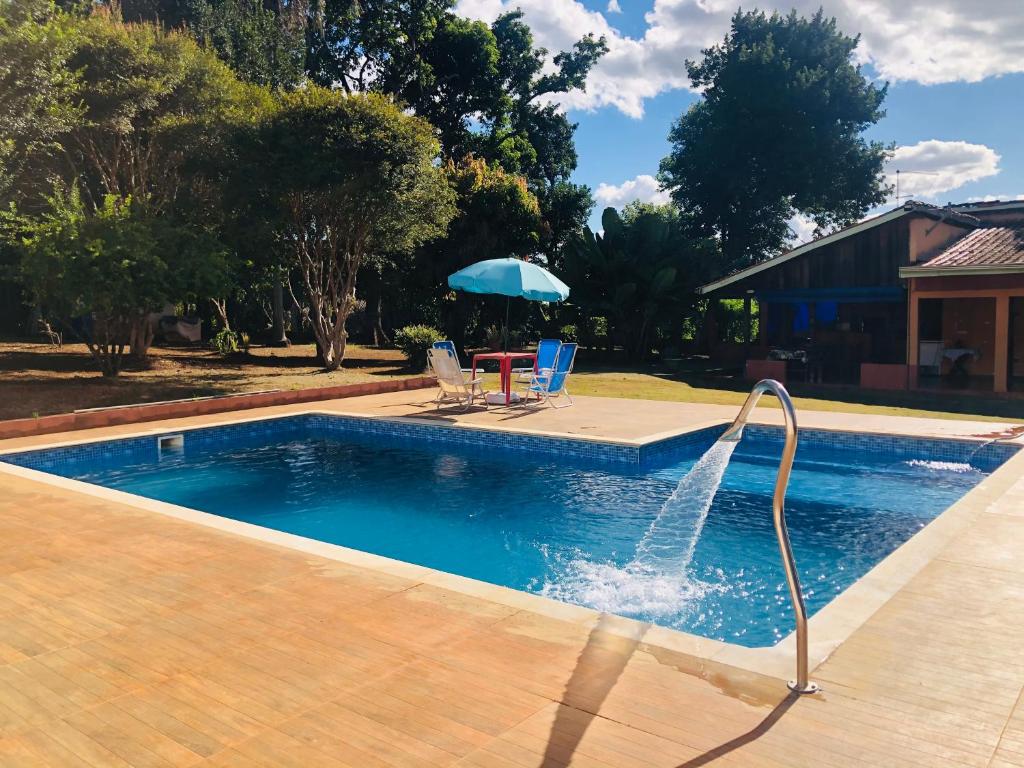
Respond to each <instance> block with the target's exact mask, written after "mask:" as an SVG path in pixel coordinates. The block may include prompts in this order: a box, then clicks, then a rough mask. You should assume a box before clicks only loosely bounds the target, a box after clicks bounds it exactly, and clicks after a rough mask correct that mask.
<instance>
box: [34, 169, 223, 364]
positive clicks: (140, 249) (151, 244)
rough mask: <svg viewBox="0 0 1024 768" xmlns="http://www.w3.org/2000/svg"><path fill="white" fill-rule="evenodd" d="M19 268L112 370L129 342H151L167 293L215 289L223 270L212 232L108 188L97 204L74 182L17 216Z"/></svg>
mask: <svg viewBox="0 0 1024 768" xmlns="http://www.w3.org/2000/svg"><path fill="white" fill-rule="evenodd" d="M19 229H20V237H19V249H20V251H21V252H22V254H23V257H22V260H21V276H22V279H23V280H24V283H25V285H26V287H27V288H28V289H29V291H30V292H31V294H32V296H33V298H34V300H35V301H36V303H37V306H39V307H40V308H41V309H42V310H43V312H44V315H45V316H47V317H51V318H54V319H57V320H59V321H60V322H61V323H62V324H63V325H64V326H65V327H69V328H72V329H73V330H74V331H75V333H76V334H78V335H79V336H80V337H81V338H82V340H83V341H84V342H85V344H86V346H88V348H89V351H90V352H91V353H92V355H93V357H94V358H95V360H96V362H97V363H98V365H99V367H100V370H101V371H102V372H103V375H104V376H108V377H109V376H117V375H118V373H119V372H120V370H121V365H122V360H123V357H124V354H125V350H126V348H127V347H128V345H129V343H131V344H133V345H135V346H147V347H148V345H149V342H150V341H151V340H152V336H151V335H145V336H144V337H142V338H140V337H139V335H138V334H139V333H143V334H148V328H149V327H150V324H149V322H148V316H149V314H150V313H151V312H156V311H159V310H160V309H161V308H162V307H163V305H164V304H165V303H166V302H168V301H180V300H182V299H186V298H188V297H193V298H194V297H196V296H199V295H213V294H212V293H211V292H215V291H218V290H221V287H222V283H223V281H224V279H225V269H226V259H225V254H224V252H223V248H222V246H221V245H220V243H219V242H217V240H216V239H215V238H214V237H213V236H212V235H210V234H208V233H206V232H204V231H202V230H197V229H195V228H191V227H183V226H179V225H177V224H175V223H174V222H173V221H171V220H170V219H169V218H166V217H158V216H153V215H152V214H151V213H150V212H148V211H147V210H146V209H145V208H144V207H141V206H135V205H134V204H133V202H132V200H131V199H122V198H118V197H116V196H114V195H108V196H107V197H106V198H105V199H104V201H103V202H102V204H101V205H100V207H99V208H98V209H93V208H92V207H91V206H86V205H85V204H83V201H82V198H81V196H80V194H79V193H78V191H77V187H73V188H72V191H71V193H70V195H68V196H64V195H63V194H62V193H60V192H59V191H58V192H57V193H55V194H54V195H53V196H52V197H51V199H50V204H49V206H48V210H47V212H45V213H44V214H42V215H41V216H39V217H36V218H23V219H21V220H20V221H19Z"/></svg>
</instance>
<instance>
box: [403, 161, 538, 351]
mask: <svg viewBox="0 0 1024 768" xmlns="http://www.w3.org/2000/svg"><path fill="white" fill-rule="evenodd" d="M445 177H446V179H447V181H448V183H449V185H450V186H451V188H452V189H453V190H454V193H455V202H456V207H457V213H456V215H455V218H454V219H452V222H451V224H450V225H449V227H448V233H447V236H446V237H444V238H443V239H439V240H437V241H435V242H432V243H429V244H427V245H426V246H424V247H423V248H422V249H421V252H420V253H419V261H420V262H421V264H422V265H423V266H424V269H423V270H422V271H421V273H420V279H421V280H422V281H423V282H425V283H426V284H428V285H433V286H437V287H438V288H439V289H440V293H441V295H442V296H443V297H446V298H447V299H448V300H445V301H443V302H442V305H441V306H442V313H441V322H442V324H443V326H444V329H445V331H446V333H447V335H448V338H450V339H452V340H453V341H454V342H455V344H456V346H457V347H458V348H459V349H460V351H461V350H462V349H463V348H464V346H465V338H466V328H467V326H468V325H469V317H470V312H471V309H472V306H473V303H474V302H475V301H477V300H474V299H473V298H472V297H470V296H467V295H466V294H464V293H462V292H455V293H454V295H451V292H450V291H449V289H448V281H447V278H448V275H450V274H452V273H453V272H456V271H458V270H460V269H462V268H463V267H468V266H469V265H470V264H474V263H476V262H478V261H483V260H485V259H499V258H506V257H509V256H515V257H526V256H527V255H529V254H532V253H534V252H535V251H536V249H537V244H538V243H539V242H540V232H541V218H540V206H539V205H538V203H537V198H536V197H535V196H534V195H533V193H531V192H530V190H529V188H528V187H527V184H526V180H525V179H524V178H523V177H522V176H517V175H515V174H511V173H508V172H506V171H504V170H503V169H502V168H501V167H500V166H498V165H496V164H491V163H487V162H486V161H485V160H482V159H480V158H474V157H472V156H467V157H465V158H463V160H462V161H461V162H459V163H455V162H453V161H451V160H449V161H448V163H447V164H446V166H445Z"/></svg>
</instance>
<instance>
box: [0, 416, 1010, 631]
mask: <svg viewBox="0 0 1024 768" xmlns="http://www.w3.org/2000/svg"><path fill="white" fill-rule="evenodd" d="M723 428H724V427H716V428H712V429H705V430H701V431H698V432H694V433H690V434H687V435H682V436H679V437H676V438H673V439H671V440H667V441H661V442H657V443H653V444H648V445H644V446H637V445H633V444H614V443H601V442H598V441H586V440H575V439H569V438H548V437H541V436H535V435H515V434H510V433H499V432H491V431H487V430H480V429H465V428H448V427H439V426H433V425H423V424H413V423H410V422H389V421H385V420H379V419H360V418H355V417H345V416H333V415H322V414H306V415H300V416H290V417H284V418H276V419H267V420H262V421H253V422H245V423H241V424H236V425H230V426H220V427H210V428H203V429H193V430H190V431H187V432H185V433H183V440H181V441H178V440H171V441H167V446H166V447H165V449H164V450H160V448H159V447H158V444H157V439H156V438H155V437H154V436H152V435H149V436H145V437H137V438H129V439H123V440H113V441H104V442H98V443H87V444H81V445H76V446H68V447H63V448H52V449H46V450H39V451H29V452H22V453H16V454H7V455H4V456H2V457H0V458H2V460H4V461H6V462H9V463H13V464H17V465H20V466H25V467H29V468H33V469H38V470H42V471H44V472H49V473H52V474H56V475H60V476H63V477H69V478H73V479H76V480H81V481H85V482H88V483H93V484H96V485H99V486H104V487H107V488H114V489H118V490H121V491H127V492H129V493H133V494H137V495H139V496H144V497H148V498H152V499H158V500H161V501H165V502H169V503H172V504H176V505H180V506H184V507H189V508H192V509H197V510H200V511H204V512H209V513H213V514H216V515H220V516H223V517H227V518H232V519H236V520H242V521H245V522H248V523H253V524H256V525H260V526H264V527H267V528H272V529H276V530H281V531H286V532H289V533H294V534H298V535H301V536H306V537H310V538H313V539H317V540H320V541H325V542H329V543H334V544H340V545H343V546H346V547H350V548H354V549H358V550H363V551H367V552H372V553H374V554H378V555H383V556H386V557H391V558H395V559H398V560H403V561H406V562H411V563H416V564H419V565H424V566H427V567H430V568H435V569H439V570H443V571H447V572H451V573H456V574H459V575H462V576H467V577H471V578H474V579H479V580H482V581H486V582H490V583H494V584H499V585H504V586H508V587H512V588H515V589H520V590H524V591H527V592H533V593H537V594H542V595H547V596H549V597H553V598H555V599H558V600H562V601H565V602H570V603H577V604H581V605H587V606H590V607H593V608H596V609H599V610H604V611H609V612H612V613H618V614H622V615H626V616H630V617H633V618H637V619H641V620H645V621H651V622H653V623H656V624H659V625H662V626H666V627H670V628H674V629H680V630H684V631H687V632H692V633H695V634H698V635H703V636H705V637H711V638H715V639H719V640H724V641H727V642H731V643H736V644H739V645H744V646H748V647H759V646H766V645H772V644H774V643H776V642H777V641H778V640H779V639H781V638H782V637H783V636H785V635H786V634H788V632H789V631H790V629H791V628H792V625H793V618H792V611H791V607H790V605H789V597H788V592H787V590H786V585H785V577H784V574H783V571H782V567H781V563H780V560H779V553H778V548H777V544H776V540H775V535H774V532H773V529H772V523H771V513H770V508H771V493H772V488H773V484H774V481H775V471H776V467H777V463H778V456H779V450H780V447H781V441H782V432H781V430H779V429H774V428H769V427H763V426H757V425H751V426H750V427H748V429H747V432H746V435H745V437H744V440H743V441H742V442H741V443H740V444H739V446H738V448H737V450H736V452H735V453H734V454H733V456H732V459H731V461H730V463H729V465H728V469H727V471H726V472H725V475H724V478H723V480H722V485H721V487H720V488H719V490H718V492H717V494H716V495H715V497H714V502H713V503H712V505H711V508H710V510H709V512H708V515H707V519H706V522H705V523H704V525H703V528H702V529H701V530H700V535H699V536H698V537H697V538H696V545H695V547H694V548H693V552H692V557H691V558H689V559H688V560H687V564H686V568H685V574H684V575H682V576H679V577H678V578H677V577H676V576H677V575H673V577H672V578H670V579H662V580H660V581H658V582H656V583H655V584H654V587H653V588H651V584H650V583H647V584H645V585H643V588H638V587H637V581H638V575H637V573H636V572H635V570H633V569H632V568H631V567H630V563H631V562H632V561H633V559H634V556H635V555H636V549H637V544H638V542H640V541H641V540H642V539H643V538H644V536H645V534H647V532H648V530H649V529H650V527H651V524H652V522H653V521H654V520H655V519H656V518H657V516H658V514H659V512H660V511H661V510H662V508H663V506H664V504H665V502H666V499H668V498H669V497H670V496H671V494H672V492H673V490H675V489H676V486H677V484H678V483H679V481H680V479H681V478H682V477H684V476H685V475H686V474H687V473H688V472H689V470H690V469H691V468H692V467H693V465H694V463H695V462H696V461H697V460H698V458H699V457H700V456H701V455H702V454H704V452H705V451H706V450H707V449H708V448H709V447H710V446H711V445H712V444H713V443H714V441H715V439H716V438H717V436H718V435H719V434H721V432H722V430H723ZM1014 451H1015V448H1013V447H1011V446H1007V445H1002V444H989V445H985V446H982V447H980V448H979V447H978V444H976V443H970V442H963V441H953V440H925V439H911V438H895V437H883V436H875V435H860V434H842V433H831V432H825V431H815V430H803V431H801V443H800V448H799V451H798V453H797V462H796V465H795V467H794V471H793V474H792V477H791V481H790V487H789V493H788V495H787V517H788V520H789V527H790V533H791V537H792V544H793V549H794V552H795V555H796V559H797V563H798V566H799V571H800V576H801V579H802V582H803V585H804V589H805V593H806V600H807V606H808V610H809V612H810V613H811V614H813V613H814V612H816V611H818V610H820V608H821V607H822V606H824V605H825V604H827V603H828V602H829V601H830V600H831V599H833V598H834V597H835V596H836V595H838V594H839V593H840V592H842V591H843V590H844V589H846V588H847V587H848V586H850V585H851V584H852V583H853V582H854V581H856V580H857V579H858V578H859V577H861V576H862V575H863V574H865V573H866V572H867V571H868V570H870V569H871V567H873V566H874V565H875V564H876V563H877V562H879V561H880V560H881V559H882V558H884V557H885V556H886V555H888V554H889V553H890V552H892V551H893V550H894V549H895V548H897V547H898V546H899V545H900V544H902V543H903V542H904V541H906V540H907V539H908V538H910V537H911V536H913V535H914V533H916V532H917V531H918V530H920V529H921V528H922V527H924V526H925V525H926V524H927V523H928V522H929V521H930V520H932V519H933V518H935V517H936V516H937V515H938V514H939V513H941V512H942V511H943V510H944V509H946V508H947V507H948V506H950V505H951V504H952V503H953V502H955V501H956V500H957V499H959V498H960V497H961V496H962V495H963V494H965V493H966V492H967V491H969V490H970V489H971V488H973V487H974V486H975V485H977V484H978V483H979V482H980V481H981V480H982V479H984V478H985V477H986V475H987V474H988V473H990V472H991V471H993V470H994V469H995V468H996V467H998V466H999V465H1000V464H1001V463H1002V462H1003V461H1005V460H1006V459H1007V458H1009V457H1010V455H1012V453H1013V452H1014Z"/></svg>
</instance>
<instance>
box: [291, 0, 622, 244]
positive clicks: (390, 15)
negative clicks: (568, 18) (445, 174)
mask: <svg viewBox="0 0 1024 768" xmlns="http://www.w3.org/2000/svg"><path fill="white" fill-rule="evenodd" d="M310 8H311V19H312V22H311V23H310V25H309V27H308V35H309V40H310V45H309V56H308V59H307V69H308V72H309V75H310V77H311V78H312V79H313V80H315V81H317V82H319V83H321V84H323V85H325V86H331V85H340V87H342V88H344V89H345V90H347V91H349V92H363V91H378V92H382V93H390V94H394V95H395V96H396V97H397V98H398V99H399V100H400V101H401V102H402V103H404V104H407V105H408V106H409V107H410V108H411V109H412V111H413V112H414V113H415V114H417V115H419V116H420V117H424V118H426V119H427V120H428V121H430V122H431V124H433V125H434V126H435V127H436V128H437V131H438V136H439V138H440V140H441V148H442V153H443V154H444V156H445V157H446V158H448V159H451V160H455V161H456V162H459V161H461V159H462V158H463V157H465V156H466V155H467V154H472V155H474V156H475V157H478V158H482V159H484V160H486V161H488V162H489V163H497V164H499V165H500V166H501V167H502V168H504V169H505V170H506V171H508V172H510V173H514V174H519V175H521V176H523V177H525V178H526V179H527V181H528V183H529V185H530V188H531V190H532V191H533V192H534V194H535V195H536V196H537V197H538V199H539V200H540V204H541V215H542V218H543V219H544V220H545V222H546V230H547V231H548V237H546V238H542V240H541V242H540V243H539V247H542V248H544V247H548V246H551V247H557V246H560V245H561V244H562V243H563V242H564V240H565V237H566V232H568V231H579V230H580V229H581V228H582V225H583V222H584V221H585V219H586V216H587V215H588V214H589V211H590V203H591V200H590V195H589V190H588V189H586V188H585V187H579V186H576V185H573V184H572V183H571V182H570V181H569V178H570V176H571V174H572V172H573V171H574V170H575V168H576V162H577V157H576V150H575V147H574V144H573V134H574V132H575V128H576V126H575V125H574V124H573V123H572V122H570V121H569V120H568V119H567V118H566V116H565V114H564V113H562V112H560V111H559V110H558V109H556V108H555V106H554V105H553V104H552V103H551V102H552V100H553V99H557V97H558V96H559V95H560V94H563V93H568V92H570V91H573V90H578V89H582V88H584V87H585V84H586V78H587V74H588V73H589V71H590V69H591V68H592V67H593V65H594V63H595V62H597V61H598V59H600V57H601V56H602V55H604V53H605V52H606V51H607V46H606V44H605V41H604V39H603V38H595V37H593V36H591V35H587V36H584V37H582V38H581V39H580V40H579V41H577V42H576V43H575V44H574V45H573V46H572V47H571V49H569V50H567V51H562V52H559V53H557V54H555V55H554V56H552V57H550V65H549V64H548V62H549V56H548V51H546V50H545V49H543V48H539V47H536V46H535V44H534V40H533V35H532V33H531V31H530V28H529V26H528V25H527V24H526V23H525V22H524V21H523V15H522V13H521V12H520V11H513V12H511V13H506V14H503V15H501V16H499V17H498V18H497V19H496V20H495V21H494V22H493V23H492V24H491V25H487V24H484V23H483V22H480V21H471V20H468V19H464V18H461V17H459V16H458V15H456V14H455V13H454V12H453V8H454V3H453V2H452V0H423V1H422V2H419V1H417V2H393V1H392V0H364V1H362V2H358V3H357V2H355V0H320V1H319V2H315V3H314V4H312V5H311V6H310ZM548 255H549V256H550V255H552V254H551V253H549V254H548Z"/></svg>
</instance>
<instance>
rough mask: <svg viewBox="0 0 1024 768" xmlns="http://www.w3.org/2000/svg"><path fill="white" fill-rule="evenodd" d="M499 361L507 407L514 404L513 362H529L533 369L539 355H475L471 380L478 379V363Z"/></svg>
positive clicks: (513, 353) (509, 353)
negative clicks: (481, 361)
mask: <svg viewBox="0 0 1024 768" xmlns="http://www.w3.org/2000/svg"><path fill="white" fill-rule="evenodd" d="M480 360H497V361H498V365H499V371H500V373H501V388H502V390H504V392H505V405H508V404H509V403H511V402H512V361H513V360H529V361H531V362H532V363H533V367H534V368H535V369H536V367H537V354H536V353H535V352H481V353H479V354H477V355H473V371H472V373H471V374H470V379H475V378H476V367H477V361H480Z"/></svg>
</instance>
